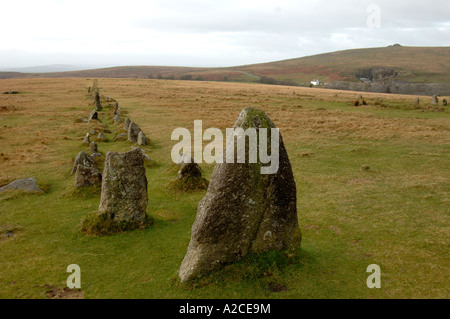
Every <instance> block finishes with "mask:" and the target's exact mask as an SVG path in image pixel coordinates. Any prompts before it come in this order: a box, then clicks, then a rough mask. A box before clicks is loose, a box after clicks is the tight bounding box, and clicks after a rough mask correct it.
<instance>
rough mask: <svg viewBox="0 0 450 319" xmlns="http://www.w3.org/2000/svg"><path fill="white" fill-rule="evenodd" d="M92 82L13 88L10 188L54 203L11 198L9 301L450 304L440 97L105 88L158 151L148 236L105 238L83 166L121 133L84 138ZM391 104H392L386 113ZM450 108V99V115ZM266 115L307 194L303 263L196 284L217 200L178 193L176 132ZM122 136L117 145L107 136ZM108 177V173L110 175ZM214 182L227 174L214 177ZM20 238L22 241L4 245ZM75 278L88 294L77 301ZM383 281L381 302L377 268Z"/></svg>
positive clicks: (1, 251)
mask: <svg viewBox="0 0 450 319" xmlns="http://www.w3.org/2000/svg"><path fill="white" fill-rule="evenodd" d="M92 83H93V79H86V78H72V79H12V80H0V91H7V90H18V91H20V92H21V94H18V95H1V94H0V185H4V184H6V183H7V182H9V181H12V180H14V179H17V178H24V177H31V176H34V177H36V178H37V179H38V182H39V183H40V185H41V186H42V187H44V189H45V190H46V193H45V194H25V193H17V192H16V193H13V192H6V193H2V194H0V298H51V297H55V295H56V296H57V297H66V298H69V297H78V298H449V297H450V293H449V287H450V285H449V284H450V282H449V278H450V277H449V275H450V270H449V269H450V260H449V244H450V240H449V235H450V229H449V226H450V220H449V213H450V210H449V207H450V198H449V194H450V180H449V176H450V112H449V110H448V109H447V110H445V111H440V112H437V109H435V108H432V107H431V106H430V105H429V102H431V98H427V97H420V99H421V105H420V106H419V107H417V106H414V105H413V100H414V97H413V96H401V95H382V94H370V93H365V94H364V98H365V100H366V101H367V102H368V105H367V106H361V107H354V106H353V101H354V100H355V99H356V97H357V95H358V93H355V92H348V91H346V92H344V91H333V90H321V89H309V88H298V87H284V86H283V87H281V86H264V85H257V84H235V83H214V82H192V81H191V82H187V81H164V80H144V79H99V80H98V86H99V88H100V93H101V94H104V95H106V96H109V97H113V98H115V99H116V100H117V101H118V102H119V106H120V107H121V108H122V109H123V110H124V111H126V112H127V116H129V117H130V118H131V119H132V120H133V121H135V122H136V123H137V124H138V125H139V126H140V128H141V129H142V130H143V131H144V132H145V134H146V135H147V138H149V139H150V140H151V143H150V145H148V146H145V147H143V148H144V149H145V150H146V152H147V154H149V156H150V158H151V159H152V161H153V165H149V167H148V168H147V178H148V182H149V184H148V186H149V187H148V194H149V203H148V209H147V213H148V215H149V216H151V217H152V218H153V219H154V220H155V223H154V225H152V227H150V228H148V229H145V230H136V231H132V232H127V233H121V234H116V235H112V236H106V237H89V236H85V235H83V234H82V233H81V232H80V231H79V225H80V222H81V220H82V219H83V218H84V217H85V216H86V215H87V214H88V213H89V212H92V211H95V210H96V209H97V208H98V205H99V201H100V195H99V194H100V193H99V189H98V188H97V189H95V188H94V189H88V190H84V191H82V192H75V191H74V186H73V185H74V176H73V175H70V171H71V168H72V163H73V160H74V158H75V156H76V155H77V153H78V152H79V151H80V150H85V151H88V147H87V146H85V145H83V144H82V140H83V137H84V135H85V134H86V132H88V131H89V129H90V128H92V127H96V128H97V129H99V130H102V131H103V132H104V135H106V137H107V138H108V139H109V141H107V142H100V143H99V151H100V152H101V153H102V158H101V159H104V156H105V154H106V152H107V151H113V150H115V151H128V150H130V149H131V147H132V145H131V144H130V143H129V142H127V141H122V142H113V141H112V139H113V137H114V136H115V134H117V133H120V132H121V130H122V124H120V125H117V124H114V123H113V121H112V118H111V115H110V112H109V111H108V109H105V110H104V111H103V112H100V119H101V124H98V123H96V124H93V123H90V124H89V123H84V122H81V123H80V121H79V119H80V118H87V117H88V115H89V113H90V111H91V109H92V108H93V105H92V98H91V97H89V96H87V94H86V93H87V87H88V86H91V85H92ZM380 99H382V101H381V100H380ZM448 99H449V98H448V97H447V100H448ZM249 106H252V107H258V108H261V109H263V110H264V111H265V112H266V113H267V114H268V115H269V116H270V117H271V119H272V120H273V121H274V123H275V124H276V125H277V127H278V128H279V129H280V132H281V134H282V136H283V139H284V142H285V145H286V149H287V152H288V154H289V157H290V160H291V163H292V166H293V171H294V176H295V179H296V183H297V192H298V194H297V197H298V217H299V224H300V228H301V230H302V233H303V241H302V245H301V248H299V249H298V250H297V251H296V253H295V254H291V255H286V254H273V253H271V254H267V255H264V256H258V257H250V258H247V259H245V260H243V261H241V262H239V263H236V264H232V265H229V266H227V267H225V268H224V269H222V270H220V271H218V272H216V273H213V274H211V275H209V276H207V277H205V278H203V279H201V280H198V281H196V282H194V283H192V284H187V285H180V284H179V282H178V280H177V271H178V268H179V266H180V264H181V261H182V259H183V257H184V254H185V253H186V249H187V245H188V243H189V239H190V229H191V226H192V223H193V221H194V219H195V214H196V206H197V203H198V202H199V200H200V199H201V198H202V197H203V196H204V194H205V192H204V191H202V192H194V193H180V192H178V193H177V192H174V191H171V190H170V189H169V188H168V187H167V186H168V184H169V183H170V182H171V181H172V180H173V179H175V178H176V172H177V167H176V166H175V164H173V163H172V162H171V159H170V152H171V149H172V146H173V145H175V143H176V141H171V139H170V135H171V132H172V130H173V129H175V128H177V127H186V128H188V129H189V130H192V129H193V124H194V120H203V129H206V128H208V127H218V128H221V129H225V128H227V127H231V126H232V125H233V123H234V121H235V119H236V117H237V116H238V114H239V112H240V111H241V110H242V109H243V108H245V107H249ZM109 132H110V133H109ZM100 166H101V168H102V165H100ZM201 167H202V169H203V172H204V176H205V177H206V178H207V179H208V180H209V178H210V176H211V173H212V170H213V165H207V164H201ZM7 233H9V234H11V233H13V236H9V237H7V236H5V234H7ZM69 264H78V265H79V266H80V267H81V287H82V288H81V290H80V291H76V292H74V293H70V292H67V291H64V290H63V289H64V287H65V285H66V279H67V277H68V275H69V274H68V273H66V268H67V266H68V265H69ZM370 264H378V265H379V266H380V267H381V285H382V287H381V289H368V288H367V286H366V279H367V277H368V276H369V274H368V273H366V268H367V266H368V265H370Z"/></svg>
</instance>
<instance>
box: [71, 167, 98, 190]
mask: <svg viewBox="0 0 450 319" xmlns="http://www.w3.org/2000/svg"><path fill="white" fill-rule="evenodd" d="M101 182H102V174H101V173H100V171H99V170H98V169H97V168H95V167H88V166H83V165H81V164H78V165H77V169H76V172H75V187H76V188H80V187H87V186H92V185H95V184H99V183H101Z"/></svg>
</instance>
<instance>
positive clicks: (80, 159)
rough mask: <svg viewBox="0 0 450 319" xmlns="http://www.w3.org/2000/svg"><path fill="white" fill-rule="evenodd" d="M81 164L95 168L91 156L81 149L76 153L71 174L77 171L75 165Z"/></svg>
mask: <svg viewBox="0 0 450 319" xmlns="http://www.w3.org/2000/svg"><path fill="white" fill-rule="evenodd" d="M78 165H82V166H84V167H93V168H97V164H96V163H95V161H94V159H93V158H92V156H89V155H88V154H86V153H85V152H83V151H80V152H79V153H78V154H77V157H75V162H74V163H73V167H72V172H71V174H74V173H75V172H76V171H77V166H78Z"/></svg>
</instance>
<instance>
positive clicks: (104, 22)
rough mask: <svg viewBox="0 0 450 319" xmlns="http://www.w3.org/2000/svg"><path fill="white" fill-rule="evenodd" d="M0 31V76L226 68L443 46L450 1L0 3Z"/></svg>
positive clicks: (449, 35) (449, 26)
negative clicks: (56, 68)
mask: <svg viewBox="0 0 450 319" xmlns="http://www.w3.org/2000/svg"><path fill="white" fill-rule="evenodd" d="M378 13H379V15H378ZM0 30H1V36H0V68H8V67H22V66H35V65H46V64H74V65H89V66H116V65H182V66H234V65H242V64H250V63H258V62H269V61H275V60H282V59H288V58H295V57H301V56H307V55H313V54H318V53H325V52H330V51H336V50H344V49H353V48H364V47H380V46H387V45H390V44H394V43H400V44H402V45H408V46H450V1H448V0H426V1H424V0H412V1H407V0H400V1H398V0H369V1H366V0H359V1H356V0H343V1H339V0H336V1H331V0H326V1H325V0H307V1H298V0H297V1H294V0H292V1H289V0H277V1H275V0H271V1H266V0H255V1H253V0H236V1H235V0H227V1H225V0H210V1H205V0H187V1H179V0H164V1H162V0H161V1H159V0H154V1H151V0H127V1H115V0H107V1H106V0H105V1H103V0H99V1H96V0H71V1H65V0H40V1H35V0H29V1H27V0H14V1H2V3H1V5H0Z"/></svg>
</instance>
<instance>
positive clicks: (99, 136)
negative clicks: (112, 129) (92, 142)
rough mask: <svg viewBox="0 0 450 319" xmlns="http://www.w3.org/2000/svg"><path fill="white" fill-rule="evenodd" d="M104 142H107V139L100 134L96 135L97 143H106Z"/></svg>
mask: <svg viewBox="0 0 450 319" xmlns="http://www.w3.org/2000/svg"><path fill="white" fill-rule="evenodd" d="M106 140H107V138H106V136H105V135H103V134H102V133H98V135H97V141H99V142H104V141H106Z"/></svg>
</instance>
